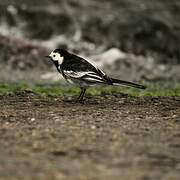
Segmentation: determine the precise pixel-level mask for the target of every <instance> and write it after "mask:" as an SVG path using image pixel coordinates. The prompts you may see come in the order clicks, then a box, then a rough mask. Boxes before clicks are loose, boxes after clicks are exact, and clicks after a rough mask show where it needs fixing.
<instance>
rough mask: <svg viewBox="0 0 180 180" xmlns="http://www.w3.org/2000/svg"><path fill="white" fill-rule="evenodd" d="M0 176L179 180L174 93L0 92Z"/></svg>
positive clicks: (178, 105)
mask: <svg viewBox="0 0 180 180" xmlns="http://www.w3.org/2000/svg"><path fill="white" fill-rule="evenodd" d="M0 104H1V107H0V179H2V180H12V179H13V180H16V179H17V180H21V179H22V180H30V179H34V180H41V179H42V180H61V179H72V180H74V179H77V180H79V179H80V180H81V179H82V180H84V179H88V180H89V179H93V180H94V179H95V180H96V179H98V180H99V179H101V180H106V179H110V180H114V179H115V180H116V179H121V180H179V179H180V98H167V97H166V98H165V97H164V98H152V97H142V98H137V97H136V98H135V97H129V96H125V95H117V96H110V95H106V96H104V97H98V96H96V97H91V98H87V99H86V101H85V103H84V104H78V103H70V102H64V101H63V100H62V98H42V97H38V96H36V95H34V94H31V93H24V94H17V95H12V96H1V97H0Z"/></svg>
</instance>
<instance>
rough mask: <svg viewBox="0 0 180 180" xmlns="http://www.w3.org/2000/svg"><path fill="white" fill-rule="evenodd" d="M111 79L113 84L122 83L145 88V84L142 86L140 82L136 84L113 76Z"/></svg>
mask: <svg viewBox="0 0 180 180" xmlns="http://www.w3.org/2000/svg"><path fill="white" fill-rule="evenodd" d="M111 81H112V83H113V84H114V85H124V86H129V87H134V88H138V89H146V86H143V85H141V84H136V83H133V82H128V81H123V80H119V79H113V78H111Z"/></svg>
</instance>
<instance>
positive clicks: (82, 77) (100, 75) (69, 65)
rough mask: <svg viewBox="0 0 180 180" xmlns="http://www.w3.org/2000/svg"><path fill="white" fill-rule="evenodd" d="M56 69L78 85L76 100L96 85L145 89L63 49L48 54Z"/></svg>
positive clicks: (66, 78)
mask: <svg viewBox="0 0 180 180" xmlns="http://www.w3.org/2000/svg"><path fill="white" fill-rule="evenodd" d="M45 57H47V58H49V59H50V60H51V61H52V62H53V64H54V65H55V67H56V68H57V71H58V72H59V73H60V74H61V75H62V76H63V77H64V78H65V80H66V81H67V82H69V83H73V84H75V85H78V86H79V87H80V89H81V92H80V94H79V96H78V98H77V101H80V102H82V101H83V98H84V94H85V92H86V89H87V88H88V87H91V86H97V85H110V86H113V85H123V86H129V87H134V88H138V89H146V87H145V86H144V85H140V84H136V83H133V82H129V81H124V80H120V79H115V78H111V77H109V76H108V75H107V74H106V73H105V72H104V71H102V70H101V69H99V68H98V67H96V66H95V65H94V64H93V63H91V62H90V61H89V60H86V59H84V58H82V57H80V56H78V55H75V54H73V53H70V52H68V51H67V50H65V49H61V48H58V49H55V50H53V51H52V52H51V53H50V54H49V55H48V56H45Z"/></svg>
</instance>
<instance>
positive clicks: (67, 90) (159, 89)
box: [0, 82, 180, 97]
mask: <svg viewBox="0 0 180 180" xmlns="http://www.w3.org/2000/svg"><path fill="white" fill-rule="evenodd" d="M145 85H146V86H147V89H146V90H139V89H135V88H127V87H111V86H109V87H97V88H95V87H93V88H89V89H88V91H87V94H89V95H91V96H95V95H102V94H118V93H125V94H129V95H131V96H153V97H157V96H178V97H179V96H180V83H172V84H171V83H163V82H159V83H145ZM25 91H31V92H33V93H36V94H38V95H41V96H52V97H57V96H64V95H72V96H75V95H78V94H79V92H80V89H79V88H78V87H65V86H64V85H61V84H57V83H55V84H51V85H42V84H41V85H30V84H27V83H25V82H21V83H18V84H5V83H1V84H0V95H7V94H17V93H21V92H25Z"/></svg>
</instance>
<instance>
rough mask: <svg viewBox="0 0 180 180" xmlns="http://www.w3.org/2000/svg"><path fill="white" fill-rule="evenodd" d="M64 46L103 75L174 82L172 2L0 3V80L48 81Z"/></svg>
mask: <svg viewBox="0 0 180 180" xmlns="http://www.w3.org/2000/svg"><path fill="white" fill-rule="evenodd" d="M58 47H61V48H66V49H68V50H69V51H71V52H74V53H76V54H79V55H81V56H83V57H86V58H87V59H91V60H93V61H94V62H95V63H96V64H97V65H98V66H99V67H100V68H102V69H103V70H104V71H105V72H107V73H108V74H109V75H113V76H114V77H118V78H121V79H125V80H131V81H142V80H145V81H171V82H177V81H179V80H180V73H179V72H180V1H178V0H171V1H169V0H152V1H145V0H136V1H135V0H38V1H36V0H31V1H29V0H6V1H5V0H0V82H19V81H22V80H25V81H28V82H31V83H39V82H54V81H57V80H59V79H60V78H61V77H60V76H59V75H58V73H57V72H56V70H55V68H54V67H53V66H52V64H51V62H49V61H48V60H46V59H45V58H44V56H45V55H48V54H49V53H50V51H52V50H53V49H55V48H58Z"/></svg>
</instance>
